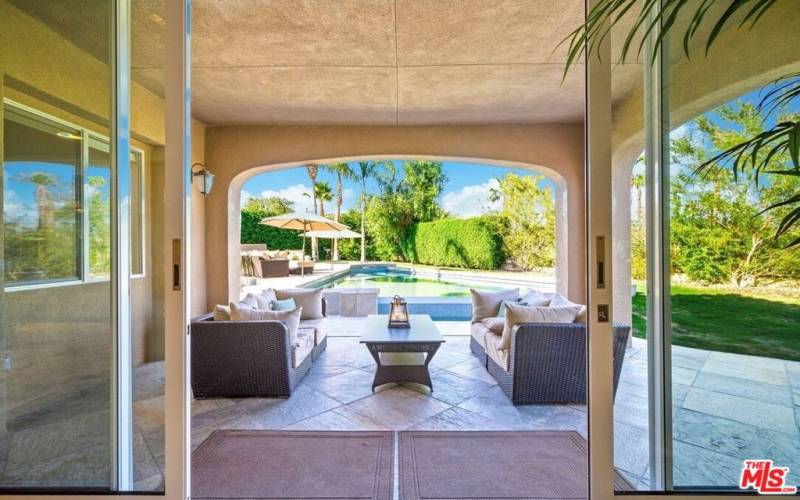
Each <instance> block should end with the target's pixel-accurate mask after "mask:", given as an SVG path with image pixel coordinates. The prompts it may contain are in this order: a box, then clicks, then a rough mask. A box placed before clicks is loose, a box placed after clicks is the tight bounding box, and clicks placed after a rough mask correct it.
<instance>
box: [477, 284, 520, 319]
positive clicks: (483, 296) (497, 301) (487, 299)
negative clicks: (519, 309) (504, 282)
mask: <svg viewBox="0 0 800 500" xmlns="http://www.w3.org/2000/svg"><path fill="white" fill-rule="evenodd" d="M470 293H471V294H472V322H473V323H475V322H477V321H481V320H482V319H484V318H493V317H495V316H497V313H498V312H499V311H500V306H501V305H502V304H503V301H504V300H507V301H509V302H513V301H515V300H517V298H519V288H512V289H510V290H500V291H499V292H485V291H481V290H474V289H470Z"/></svg>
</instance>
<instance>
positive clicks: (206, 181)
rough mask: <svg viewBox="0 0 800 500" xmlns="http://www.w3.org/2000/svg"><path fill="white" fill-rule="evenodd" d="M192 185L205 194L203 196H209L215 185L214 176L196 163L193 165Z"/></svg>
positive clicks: (203, 166)
mask: <svg viewBox="0 0 800 500" xmlns="http://www.w3.org/2000/svg"><path fill="white" fill-rule="evenodd" d="M192 184H194V186H195V187H196V188H197V189H198V191H200V192H201V193H203V196H208V193H210V192H211V186H213V185H214V174H212V173H211V172H209V170H208V167H206V166H205V165H203V164H202V163H195V164H194V165H192Z"/></svg>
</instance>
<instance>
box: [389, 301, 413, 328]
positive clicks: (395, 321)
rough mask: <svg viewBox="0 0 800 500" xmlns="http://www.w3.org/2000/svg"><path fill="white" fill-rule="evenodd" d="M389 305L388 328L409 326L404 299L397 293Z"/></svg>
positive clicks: (406, 305)
mask: <svg viewBox="0 0 800 500" xmlns="http://www.w3.org/2000/svg"><path fill="white" fill-rule="evenodd" d="M389 306H390V308H389V328H410V327H411V323H410V322H409V321H408V304H407V303H406V301H405V300H403V298H402V297H400V296H399V295H395V296H394V298H393V299H392V302H391V303H390V304H389Z"/></svg>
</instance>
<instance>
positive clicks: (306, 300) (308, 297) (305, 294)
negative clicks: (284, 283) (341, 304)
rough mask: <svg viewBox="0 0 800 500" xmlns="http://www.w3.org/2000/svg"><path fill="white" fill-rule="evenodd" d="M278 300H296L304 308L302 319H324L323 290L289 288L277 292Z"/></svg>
mask: <svg viewBox="0 0 800 500" xmlns="http://www.w3.org/2000/svg"><path fill="white" fill-rule="evenodd" d="M275 296H276V299H277V300H286V299H294V303H295V304H297V305H298V306H300V307H302V308H303V317H302V318H300V319H321V318H322V288H289V289H286V290H275Z"/></svg>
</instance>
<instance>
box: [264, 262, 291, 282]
mask: <svg viewBox="0 0 800 500" xmlns="http://www.w3.org/2000/svg"><path fill="white" fill-rule="evenodd" d="M280 276H289V259H270V260H267V259H261V277H262V278H277V277H280Z"/></svg>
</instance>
